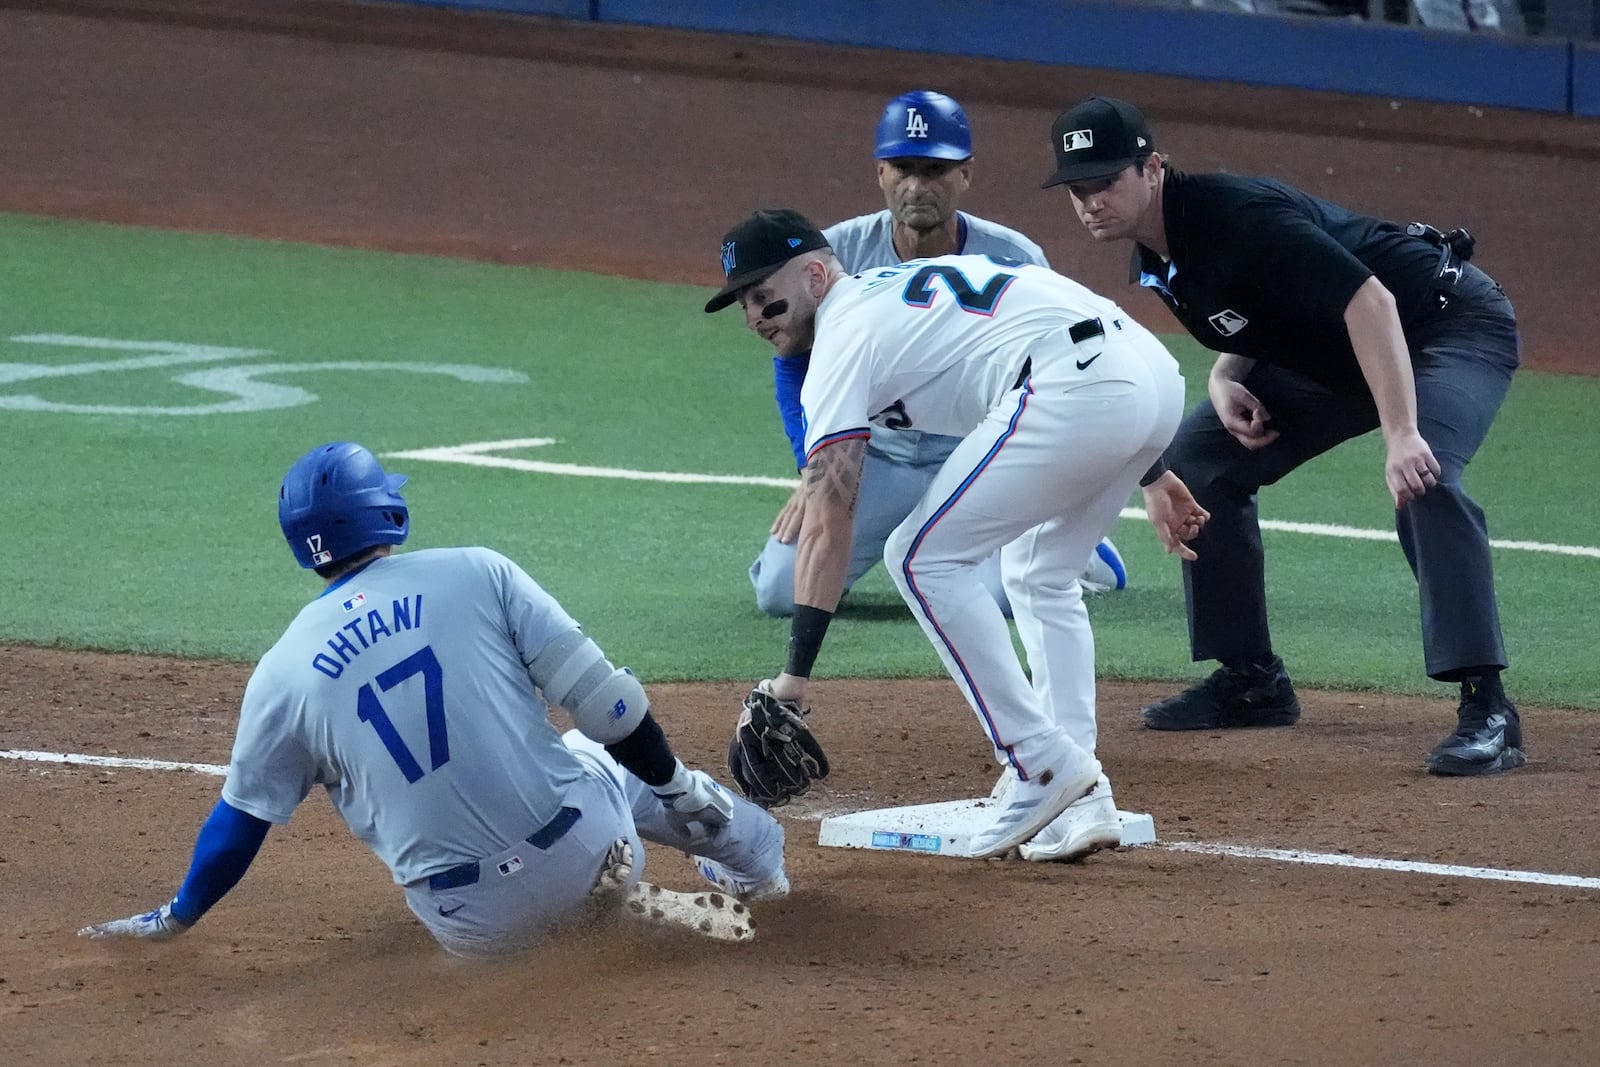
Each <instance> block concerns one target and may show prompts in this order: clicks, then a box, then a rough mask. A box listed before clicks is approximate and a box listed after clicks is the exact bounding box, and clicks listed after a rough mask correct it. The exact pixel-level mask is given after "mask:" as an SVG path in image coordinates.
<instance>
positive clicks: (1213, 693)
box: [1139, 656, 1300, 730]
mask: <svg viewBox="0 0 1600 1067" xmlns="http://www.w3.org/2000/svg"><path fill="white" fill-rule="evenodd" d="M1139 714H1140V716H1141V717H1142V718H1143V719H1144V724H1145V726H1147V727H1149V728H1150V729H1152V730H1229V729H1234V728H1237V727H1250V726H1293V725H1294V724H1295V723H1296V722H1298V721H1299V719H1300V700H1299V698H1298V697H1296V696H1295V695H1294V684H1293V683H1291V682H1290V681H1289V674H1288V672H1287V671H1285V670H1284V669H1283V660H1281V659H1279V658H1278V657H1277V656H1274V657H1273V658H1272V663H1271V665H1270V666H1267V667H1264V668H1255V667H1250V668H1246V669H1245V670H1237V669H1235V668H1233V667H1229V666H1226V665H1224V666H1221V667H1218V668H1217V669H1216V670H1214V671H1212V672H1211V676H1210V677H1209V678H1207V679H1205V680H1204V681H1202V682H1201V683H1200V684H1198V685H1194V686H1191V687H1189V688H1188V689H1185V690H1184V691H1183V692H1181V693H1179V694H1178V695H1177V696H1171V697H1168V698H1167V699H1165V700H1163V701H1161V702H1159V703H1156V704H1151V705H1150V706H1149V707H1147V708H1145V709H1144V710H1143V711H1141V712H1140V713H1139Z"/></svg>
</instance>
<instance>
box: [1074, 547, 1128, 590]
mask: <svg viewBox="0 0 1600 1067" xmlns="http://www.w3.org/2000/svg"><path fill="white" fill-rule="evenodd" d="M1078 584H1079V585H1081V586H1083V591H1084V592H1085V593H1109V592H1111V591H1112V590H1114V589H1126V588H1127V587H1128V568H1127V565H1126V564H1124V563H1123V562H1122V553H1120V552H1118V551H1117V546H1116V545H1114V544H1112V543H1111V539H1110V538H1109V537H1106V538H1101V540H1100V543H1099V544H1098V545H1095V546H1094V555H1092V556H1090V557H1089V565H1088V566H1087V567H1085V568H1083V573H1082V574H1080V575H1078Z"/></svg>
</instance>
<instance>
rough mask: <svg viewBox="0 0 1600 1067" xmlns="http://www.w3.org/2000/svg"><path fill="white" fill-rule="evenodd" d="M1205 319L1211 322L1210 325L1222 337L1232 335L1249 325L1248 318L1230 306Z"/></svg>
mask: <svg viewBox="0 0 1600 1067" xmlns="http://www.w3.org/2000/svg"><path fill="white" fill-rule="evenodd" d="M1206 321H1207V322H1209V323H1211V325H1212V327H1213V328H1215V329H1216V331H1217V332H1218V333H1220V334H1221V335H1222V336H1224V337H1232V336H1233V335H1234V334H1236V333H1238V332H1239V331H1240V330H1242V329H1244V328H1245V327H1246V326H1248V325H1250V320H1249V319H1247V318H1245V317H1244V316H1243V315H1241V314H1239V313H1238V312H1237V311H1235V310H1233V309H1232V308H1223V309H1222V310H1221V311H1219V312H1217V313H1216V314H1215V315H1212V316H1211V317H1210V318H1209V319H1207V320H1206Z"/></svg>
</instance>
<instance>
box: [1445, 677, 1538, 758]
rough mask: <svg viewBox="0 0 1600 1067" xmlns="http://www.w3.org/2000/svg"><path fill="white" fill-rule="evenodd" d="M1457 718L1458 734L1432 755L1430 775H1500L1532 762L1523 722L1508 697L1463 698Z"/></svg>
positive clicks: (1457, 711)
mask: <svg viewBox="0 0 1600 1067" xmlns="http://www.w3.org/2000/svg"><path fill="white" fill-rule="evenodd" d="M1456 715H1457V716H1458V717H1459V718H1460V720H1461V722H1460V725H1458V726H1457V727H1456V732H1455V733H1453V734H1451V735H1450V736H1449V737H1447V738H1445V739H1444V740H1443V741H1440V742H1439V743H1438V744H1437V745H1434V746H1433V751H1432V752H1430V753H1428V773H1429V774H1444V775H1474V774H1499V773H1500V772H1501V771H1511V770H1515V769H1516V768H1518V767H1520V766H1522V765H1523V764H1524V763H1526V762H1528V758H1527V756H1525V755H1523V752H1522V720H1521V719H1520V718H1518V716H1517V709H1516V706H1515V705H1514V704H1512V703H1511V701H1509V700H1507V699H1506V698H1505V697H1503V696H1501V697H1492V698H1490V699H1488V700H1478V699H1474V698H1471V697H1463V698H1462V701H1461V706H1460V707H1459V708H1457V709H1456Z"/></svg>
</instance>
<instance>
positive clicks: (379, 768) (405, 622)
mask: <svg viewBox="0 0 1600 1067" xmlns="http://www.w3.org/2000/svg"><path fill="white" fill-rule="evenodd" d="M576 626H577V624H576V623H575V622H574V621H573V620H572V618H571V617H570V616H569V615H568V614H567V613H566V612H565V611H564V610H562V608H561V606H560V605H559V604H558V603H556V601H555V599H554V598H553V597H551V596H550V594H549V593H547V592H545V590H544V589H543V588H541V587H540V586H539V584H538V583H537V582H535V581H534V580H533V579H532V578H531V577H529V576H528V575H527V574H526V573H525V572H524V571H523V570H522V569H521V568H520V567H518V566H517V565H516V564H515V563H513V562H512V561H511V560H509V559H507V558H505V557H504V556H502V555H500V554H499V553H497V552H493V551H491V550H489V549H486V548H447V549H431V550H424V551H418V552H408V553H405V554H404V555H397V556H390V557H385V558H380V559H377V560H374V561H373V562H372V563H370V564H368V565H367V566H365V567H363V568H361V569H360V570H358V571H357V572H355V573H354V574H352V575H349V576H347V577H346V578H344V579H342V580H340V581H339V582H337V583H335V584H334V585H332V586H330V587H329V588H328V590H327V591H326V592H324V593H323V595H321V596H320V597H318V598H317V599H316V600H314V601H312V602H311V603H310V604H308V605H306V607H305V608H304V609H302V610H301V612H300V614H299V615H298V616H297V617H296V618H295V620H294V622H293V623H292V624H290V626H289V628H288V629H287V630H286V631H285V633H284V635H283V636H282V637H281V638H280V639H279V640H278V643H277V644H276V645H274V646H273V647H272V649H271V651H269V652H268V653H267V654H266V655H265V656H263V657H262V659H261V662H260V663H259V664H258V665H257V667H256V670H255V673H254V674H253V675H251V678H250V682H249V685H248V686H247V687H246V690H245V695H244V701H243V704H242V707H241V709H240V716H239V731H238V734H237V736H236V738H235V741H234V747H233V758H232V761H231V763H230V765H229V768H228V777H227V781H226V782H225V783H224V785H223V789H222V796H223V799H224V800H226V801H227V802H228V803H229V804H231V805H233V806H234V807H236V808H238V809H239V810H241V811H244V812H248V813H249V814H251V815H254V816H256V817H257V818H260V819H265V820H268V821H269V822H274V823H285V822H288V821H289V816H290V814H291V813H292V812H293V811H294V809H295V807H296V806H297V805H298V804H299V803H300V801H301V800H303V799H304V798H305V796H306V794H307V793H308V792H309V791H310V790H311V787H312V786H314V785H321V786H323V787H324V788H326V789H327V791H328V796H329V799H330V800H331V801H332V802H333V806H334V808H335V809H337V810H338V812H339V814H340V815H341V816H343V817H344V820H345V822H346V823H348V824H349V826H350V829H351V831H352V832H353V833H355V835H356V836H357V837H359V838H360V839H361V840H362V841H364V842H366V843H367V845H368V846H369V847H370V848H371V849H372V851H373V852H375V853H376V854H377V855H378V857H379V858H380V859H382V860H383V862H384V863H385V864H387V865H388V867H389V869H390V871H391V872H392V873H393V875H394V879H395V881H396V882H399V883H401V884H405V883H407V882H414V881H416V880H418V879H421V878H425V877H427V876H428V875H431V874H434V873H437V872H439V871H442V870H445V869H447V868H450V867H453V866H455V865H457V864H460V863H463V862H466V861H469V860H476V859H479V858H481V857H484V856H489V855H493V854H495V853H498V852H500V851H501V850H502V849H504V848H505V846H506V842H508V841H517V840H519V839H520V838H522V837H524V836H525V835H527V834H528V833H529V832H530V831H532V830H535V829H537V828H539V827H541V826H544V825H545V824H547V823H548V822H550V820H551V819H552V818H553V817H555V816H556V815H557V813H558V812H559V811H560V809H561V807H562V804H563V802H564V801H563V797H564V795H565V794H566V793H567V791H568V787H569V786H570V785H571V784H572V783H573V782H575V781H576V780H577V779H578V778H580V777H581V776H583V775H584V773H585V772H584V770H583V767H582V765H581V764H580V762H579V760H578V758H577V757H576V756H575V755H574V754H573V753H572V751H571V750H570V749H568V748H567V747H566V746H565V745H563V744H562V741H561V735H560V733H559V732H557V730H556V729H555V727H554V726H553V725H552V724H551V723H550V720H549V718H548V714H547V708H546V705H545V701H544V699H543V697H542V696H541V695H540V693H539V692H538V690H537V689H536V688H535V686H534V683H533V681H532V679H531V678H530V677H529V675H528V668H527V666H526V664H527V663H529V662H531V661H532V660H533V659H534V657H535V656H537V655H538V653H539V652H540V650H541V649H543V648H544V646H545V644H546V643H547V642H549V641H550V640H551V639H552V638H555V637H557V636H559V635H561V634H563V633H566V632H568V631H570V630H572V629H574V628H575V627H576Z"/></svg>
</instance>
